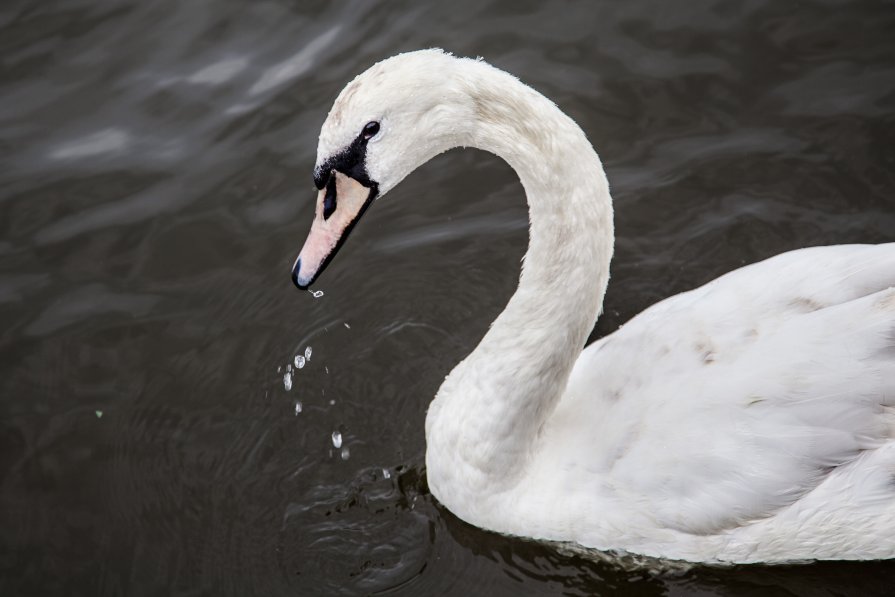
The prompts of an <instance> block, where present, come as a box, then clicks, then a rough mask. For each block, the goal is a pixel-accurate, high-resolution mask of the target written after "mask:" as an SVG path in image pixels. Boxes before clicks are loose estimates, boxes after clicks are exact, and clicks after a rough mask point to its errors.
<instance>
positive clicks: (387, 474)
mask: <svg viewBox="0 0 895 597" xmlns="http://www.w3.org/2000/svg"><path fill="white" fill-rule="evenodd" d="M382 478H383V479H391V478H392V474H391V473H390V472H388V469H387V468H384V469H382Z"/></svg>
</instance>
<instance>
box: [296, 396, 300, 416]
mask: <svg viewBox="0 0 895 597" xmlns="http://www.w3.org/2000/svg"><path fill="white" fill-rule="evenodd" d="M300 412H301V401H300V400H296V401H295V416H296V417H297V416H298V413H300Z"/></svg>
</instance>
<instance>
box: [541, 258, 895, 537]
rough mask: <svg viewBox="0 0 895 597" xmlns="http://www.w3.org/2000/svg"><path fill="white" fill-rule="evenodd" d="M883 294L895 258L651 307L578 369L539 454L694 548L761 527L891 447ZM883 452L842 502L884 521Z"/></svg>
mask: <svg viewBox="0 0 895 597" xmlns="http://www.w3.org/2000/svg"><path fill="white" fill-rule="evenodd" d="M893 286H895V244H886V245H845V246H831V247H815V248H809V249H802V250H798V251H793V252H790V253H785V254H783V255H779V256H777V257H773V258H771V259H768V260H766V261H763V262H760V263H757V264H754V265H750V266H747V267H743V268H741V269H739V270H736V271H734V272H731V273H729V274H727V275H725V276H723V277H721V278H718V279H717V280H715V281H713V282H711V283H709V284H706V285H705V286H702V287H700V288H697V289H695V290H693V291H690V292H686V293H683V294H680V295H677V296H674V297H671V298H669V299H667V300H665V301H662V302H660V303H658V304H656V305H654V306H653V307H651V308H650V309H648V310H646V311H644V312H643V313H641V314H640V315H638V316H637V317H635V318H634V319H632V320H631V321H630V322H628V323H627V324H625V325H624V326H623V327H622V328H621V329H619V330H618V331H617V332H616V333H614V334H612V335H610V336H608V337H606V338H604V339H602V340H600V341H599V342H597V343H595V344H593V345H591V346H590V347H588V348H587V349H586V350H585V351H584V352H583V353H582V354H581V357H580V358H579V360H578V362H577V363H576V365H575V368H574V369H573V372H572V375H571V378H570V382H569V389H568V392H567V394H566V395H565V396H564V398H563V400H562V401H561V402H560V404H559V405H558V406H557V410H556V411H555V416H554V417H552V418H551V421H550V424H549V425H548V428H547V429H545V434H544V437H545V450H544V451H543V452H544V454H545V455H546V458H547V459H550V458H552V459H554V461H553V462H554V463H556V462H563V463H565V465H566V466H567V467H569V468H575V467H576V465H577V466H578V467H579V468H580V467H581V466H580V465H582V455H587V456H586V458H584V461H585V462H584V463H583V465H584V467H585V468H586V469H587V471H588V473H587V474H586V475H585V476H588V475H589V476H590V478H592V479H594V480H597V479H599V483H598V485H599V487H600V489H598V490H597V489H595V485H594V484H590V486H589V484H588V483H582V484H579V486H580V487H581V488H582V490H590V491H600V492H603V493H605V492H607V491H611V492H612V494H613V499H617V500H619V503H625V504H628V505H629V506H628V507H629V508H631V509H636V510H637V511H639V512H641V513H643V512H648V513H649V517H651V519H652V520H651V521H650V522H649V524H651V525H655V526H657V527H661V528H667V529H674V530H678V531H683V532H686V533H691V534H700V535H705V534H716V533H721V532H724V531H725V530H729V529H733V528H737V527H740V526H742V525H744V524H748V523H751V522H754V521H757V520H761V519H765V518H768V517H772V516H774V515H775V514H777V513H779V512H780V511H781V509H783V508H786V507H788V506H790V505H792V504H794V503H796V502H798V501H799V500H801V499H802V498H803V497H804V496H806V495H807V494H809V493H811V492H812V491H814V490H815V489H816V488H817V487H818V486H819V485H821V484H822V483H823V482H824V481H825V480H827V479H828V478H829V477H831V476H832V475H834V474H835V473H836V472H837V471H839V472H842V471H844V470H847V467H848V466H849V465H850V464H853V463H855V462H857V461H858V460H860V459H861V458H862V455H866V453H867V452H873V451H877V450H879V449H880V448H882V447H885V446H887V445H891V444H892V442H893V441H895V435H893V430H895V425H893V421H895V418H893V412H895V411H893V409H895V288H893ZM549 446H552V447H549ZM886 452H888V453H889V454H891V455H892V457H889V458H888V459H887V460H886V462H887V463H888V464H885V463H884V464H885V465H879V464H878V467H879V468H880V470H879V474H878V475H867V474H862V475H860V476H859V477H860V479H862V481H861V482H862V483H864V484H865V485H866V490H862V489H861V488H857V489H855V490H854V491H852V492H851V494H850V499H852V500H854V499H866V500H867V501H868V502H874V501H879V500H884V501H886V502H887V503H888V504H890V506H889V507H890V509H891V504H892V503H895V484H893V483H892V477H893V474H895V450H891V449H890V450H886ZM570 454H571V455H576V456H569V455H570ZM877 460H879V459H877ZM886 469H887V470H886ZM554 470H555V469H554ZM864 472H866V471H864ZM855 478H856V479H857V478H858V476H856V477H855ZM607 487H610V488H611V490H607V489H606V488H607ZM585 488H587V489H585ZM834 507H835V505H834Z"/></svg>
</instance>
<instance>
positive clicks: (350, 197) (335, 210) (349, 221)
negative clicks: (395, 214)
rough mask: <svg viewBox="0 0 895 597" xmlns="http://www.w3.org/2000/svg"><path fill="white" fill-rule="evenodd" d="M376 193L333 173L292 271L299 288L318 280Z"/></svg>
mask: <svg viewBox="0 0 895 597" xmlns="http://www.w3.org/2000/svg"><path fill="white" fill-rule="evenodd" d="M376 192H377V189H376V187H375V185H374V186H373V187H372V188H371V187H366V186H364V185H362V184H361V183H359V182H358V181H356V180H354V179H353V178H351V177H350V176H347V175H345V174H342V173H341V172H338V171H337V170H333V171H332V172H331V173H330V177H329V181H328V182H327V184H326V186H325V187H324V188H323V189H321V191H320V192H319V193H318V194H317V209H316V214H315V216H314V222H313V223H312V224H311V231H310V232H309V233H308V238H307V240H306V241H305V244H304V246H303V247H302V248H301V252H300V253H299V254H298V258H297V259H296V260H295V265H294V266H293V267H292V281H293V282H294V283H295V285H296V286H297V287H298V288H300V289H302V290H304V289H306V288H307V287H308V286H309V285H310V284H311V283H313V282H314V280H316V279H317V276H319V275H320V273H321V272H322V271H323V269H324V268H325V267H326V266H327V265H328V264H329V262H330V260H331V259H332V258H333V257H334V256H335V254H336V252H337V251H338V250H339V248H340V247H341V246H342V244H343V243H344V242H345V240H346V239H347V238H348V234H349V233H350V232H351V229H352V228H354V225H355V224H356V223H357V221H358V220H360V217H361V216H362V215H363V214H364V211H366V209H367V207H369V205H370V203H372V202H373V199H375V198H376Z"/></svg>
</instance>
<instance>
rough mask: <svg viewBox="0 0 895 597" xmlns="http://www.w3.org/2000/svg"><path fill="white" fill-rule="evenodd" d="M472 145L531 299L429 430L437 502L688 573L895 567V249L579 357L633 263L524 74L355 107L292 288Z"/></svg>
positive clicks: (860, 248) (381, 69)
mask: <svg viewBox="0 0 895 597" xmlns="http://www.w3.org/2000/svg"><path fill="white" fill-rule="evenodd" d="M371 133H372V134H371ZM456 146H474V147H478V148H481V149H484V150H487V151H490V152H493V153H495V154H497V155H499V156H501V157H503V158H504V159H505V160H506V161H507V162H508V163H509V164H510V165H511V166H512V167H513V168H514V169H515V170H516V172H517V173H518V175H519V177H520V180H521V182H522V185H523V188H524V189H525V193H526V198H527V200H528V204H529V212H530V224H531V225H530V242H529V249H528V252H527V253H526V256H525V259H524V264H523V268H522V274H521V276H520V281H519V286H518V289H517V291H516V293H515V294H514V295H513V297H512V298H511V299H510V301H509V303H508V305H507V307H506V309H505V310H504V311H503V313H501V314H500V316H499V317H498V318H497V319H496V320H495V321H494V322H493V324H492V326H491V328H490V329H489V331H488V333H487V334H486V335H485V337H484V338H483V339H482V341H481V343H480V344H479V345H478V347H476V349H475V350H474V351H473V352H472V353H471V354H470V355H469V356H468V357H467V358H466V359H465V360H464V361H462V362H461V363H460V364H459V365H457V367H456V368H455V369H454V370H453V371H452V372H451V373H450V375H448V377H447V378H446V379H445V381H444V383H443V385H442V386H441V388H440V389H439V391H438V394H437V395H436V397H435V399H434V400H433V402H432V404H431V406H430V408H429V411H428V415H427V418H426V440H427V451H426V466H427V475H428V480H429V487H430V489H431V491H432V493H433V494H434V495H435V497H436V498H438V500H439V501H441V502H442V503H443V504H444V505H445V506H446V507H447V508H448V509H450V510H451V511H452V512H454V514H456V515H457V516H459V517H460V518H462V519H463V520H465V521H467V522H469V523H471V524H474V525H476V526H479V527H482V528H485V529H489V530H492V531H496V532H500V533H505V534H509V535H518V536H523V537H529V538H533V539H537V540H543V541H556V542H564V543H571V544H574V545H576V546H579V547H581V548H585V549H595V550H601V551H614V552H625V553H635V554H642V555H646V556H653V557H659V558H666V559H674V560H686V561H691V562H736V563H748V562H767V563H774V562H789V561H797V560H811V559H880V558H891V557H895V288H893V286H895V244H884V245H849V246H829V247H814V248H808V249H801V250H798V251H793V252H790V253H785V254H782V255H779V256H776V257H773V258H771V259H768V260H766V261H763V262H760V263H756V264H753V265H750V266H747V267H743V268H741V269H738V270H736V271H734V272H731V273H729V274H727V275H725V276H722V277H721V278H718V279H717V280H715V281H713V282H711V283H709V284H706V285H705V286H702V287H700V288H697V289H695V290H692V291H690V292H686V293H683V294H680V295H677V296H674V297H671V298H669V299H666V300H664V301H662V302H660V303H658V304H656V305H654V306H653V307H651V308H649V309H647V310H646V311H644V312H643V313H641V314H640V315H638V316H637V317H635V318H634V319H632V320H631V321H630V322H628V323H627V324H625V325H624V326H623V327H622V328H621V329H619V330H618V331H617V332H615V333H613V334H611V335H610V336H607V337H605V338H603V339H601V340H599V341H598V342H596V343H594V344H592V345H590V346H588V347H587V348H584V349H583V350H582V347H583V346H584V342H585V340H586V338H587V335H588V333H589V332H590V330H591V329H592V327H593V325H594V323H595V321H596V318H597V316H598V314H599V312H600V310H601V308H602V301H603V296H604V293H605V290H606V286H607V283H608V275H609V262H610V259H611V256H612V247H613V242H614V239H613V224H612V203H611V198H610V195H609V187H608V183H607V181H606V177H605V174H604V172H603V168H602V165H601V163H600V160H599V158H598V157H597V154H596V153H595V152H594V150H593V148H592V146H591V145H590V143H589V142H588V140H587V138H586V137H585V135H584V133H583V132H582V131H581V129H580V128H579V127H578V126H577V125H576V124H575V123H574V122H573V121H572V120H571V119H570V118H568V117H567V116H566V115H565V114H563V113H562V112H561V111H560V110H559V109H558V108H557V107H556V106H555V105H554V104H553V103H551V102H550V101H549V100H547V99H546V98H544V97H543V96H542V95H540V94H539V93H537V92H536V91H534V90H533V89H531V88H529V87H527V86H525V85H524V84H522V83H520V82H519V81H518V80H517V79H515V78H514V77H512V76H511V75H509V74H507V73H505V72H503V71H500V70H498V69H495V68H493V67H491V66H490V65H488V64H486V63H484V62H482V61H477V60H470V59H460V58H454V57H452V56H450V55H448V54H444V53H443V52H441V51H438V50H426V51H420V52H412V53H408V54H402V55H399V56H396V57H393V58H390V59H388V60H385V61H383V62H380V63H378V64H376V65H374V66H373V67H371V68H370V69H369V70H367V71H366V72H365V73H363V74H361V75H360V76H358V77H357V78H356V79H355V80H354V81H352V82H351V83H350V84H349V85H348V86H347V87H346V88H345V90H343V91H342V93H341V94H340V96H339V97H338V98H337V100H336V102H335V104H334V106H333V108H332V110H331V111H330V114H329V116H328V117H327V120H326V123H325V124H324V126H323V129H322V131H321V135H320V141H319V145H318V156H317V164H316V168H315V181H316V183H317V186H318V188H319V189H320V193H319V197H318V203H317V211H316V215H315V219H314V222H313V223H312V227H311V232H310V234H309V237H308V240H307V241H306V243H305V245H304V247H303V249H302V251H301V254H300V255H299V258H298V259H297V260H296V263H295V266H294V268H293V278H294V280H295V282H296V284H297V285H298V286H299V287H307V285H308V284H310V283H311V281H313V279H315V278H316V276H317V275H318V274H319V273H320V271H322V269H323V267H325V265H326V264H327V263H328V262H329V260H330V259H331V258H332V256H333V255H334V254H335V252H336V251H337V249H338V248H339V247H340V246H341V243H342V242H343V241H344V240H345V238H346V237H347V234H348V232H350V230H351V228H352V227H353V225H354V224H355V223H356V222H357V220H358V219H359V218H360V216H361V215H362V214H363V212H364V211H365V209H366V208H367V207H368V206H369V205H370V204H372V203H373V202H374V201H375V200H377V199H378V198H379V197H381V196H382V195H384V194H385V193H386V192H388V190H390V189H391V188H393V187H394V186H395V185H396V184H398V182H400V181H401V180H402V179H403V178H404V177H405V176H406V175H407V174H409V173H410V172H411V171H412V170H413V169H415V168H416V167H418V166H419V165H421V164H422V163H424V162H425V161H427V160H429V159H430V158H432V157H433V156H435V155H437V154H439V153H441V152H443V151H446V150H448V149H450V148H452V147H456Z"/></svg>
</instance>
